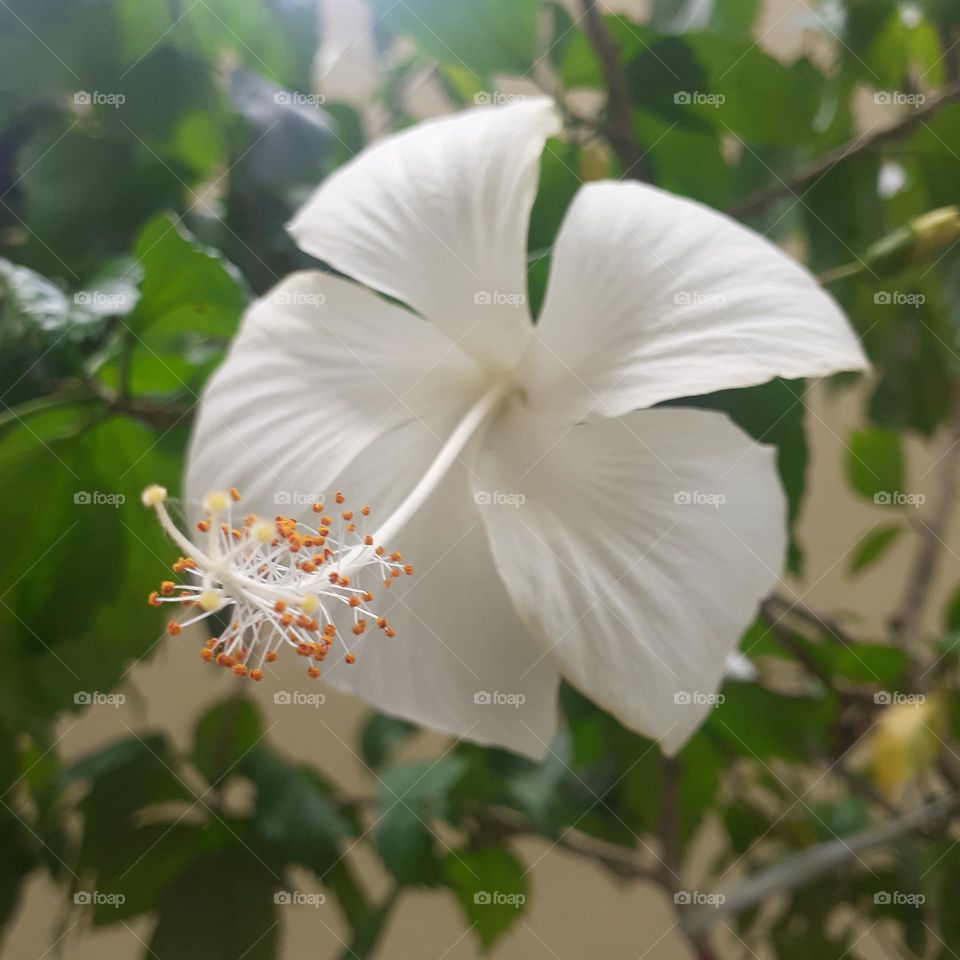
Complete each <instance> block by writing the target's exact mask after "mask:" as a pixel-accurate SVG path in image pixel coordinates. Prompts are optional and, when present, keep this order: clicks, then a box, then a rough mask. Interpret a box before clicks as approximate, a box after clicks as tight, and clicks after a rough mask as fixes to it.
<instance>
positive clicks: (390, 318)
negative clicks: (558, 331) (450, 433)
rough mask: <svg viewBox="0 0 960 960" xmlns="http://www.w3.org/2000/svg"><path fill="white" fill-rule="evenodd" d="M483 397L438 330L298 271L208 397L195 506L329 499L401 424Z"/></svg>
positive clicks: (192, 462)
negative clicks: (209, 501)
mask: <svg viewBox="0 0 960 960" xmlns="http://www.w3.org/2000/svg"><path fill="white" fill-rule="evenodd" d="M479 389H480V387H479V380H478V371H477V369H476V364H475V363H474V361H473V360H471V359H469V358H468V357H466V356H465V355H464V354H462V353H461V352H460V351H459V350H457V349H456V347H453V346H452V345H451V344H450V342H449V341H448V340H447V339H446V338H445V337H444V336H443V335H442V334H440V333H439V332H438V331H437V330H436V329H435V328H434V327H433V326H431V325H430V324H428V323H427V322H425V321H423V320H421V319H419V318H418V317H415V316H414V315H413V314H411V313H409V312H408V311H406V310H404V309H402V308H400V307H398V306H395V305H392V304H390V303H387V302H386V301H384V300H382V299H380V298H379V297H377V296H376V295H375V294H373V293H371V292H370V291H368V290H364V289H363V288H362V287H358V286H357V285H355V284H353V283H349V282H347V281H345V280H341V279H338V278H336V277H332V276H329V275H327V274H321V273H316V272H314V273H300V274H294V275H292V276H291V277H288V278H287V279H286V280H285V281H284V282H283V283H281V284H280V285H279V286H277V287H275V288H274V289H273V290H272V291H271V292H270V293H269V294H267V295H266V296H265V297H263V298H262V299H261V300H259V301H257V302H256V303H255V304H254V305H253V306H252V307H251V308H250V310H249V311H248V312H247V315H246V316H245V318H244V321H243V324H242V327H241V330H240V333H239V334H238V336H237V337H236V338H235V340H234V342H233V345H232V346H231V349H230V352H229V354H228V355H227V358H226V359H225V360H224V362H223V364H222V365H221V366H220V368H219V369H218V370H217V372H216V373H215V374H214V375H213V377H212V378H211V380H210V382H209V384H208V386H207V388H206V390H205V393H204V396H203V400H202V402H201V405H200V412H199V415H198V418H197V422H196V425H195V427H194V434H193V439H192V443H191V448H190V457H189V462H188V467H187V479H186V492H187V497H188V500H189V502H192V503H197V502H199V500H200V498H202V497H203V495H204V494H205V493H206V492H207V491H208V490H218V489H223V488H225V487H230V486H237V487H239V488H240V490H241V491H242V494H243V495H244V499H245V502H247V501H250V502H253V501H256V502H257V503H258V504H260V506H259V507H258V509H261V510H263V511H265V512H267V513H268V515H270V516H273V515H274V514H275V513H276V512H277V511H276V509H275V506H276V505H277V504H280V505H285V506H287V507H289V506H291V505H295V504H296V502H297V501H298V499H299V500H300V501H301V504H302V503H304V502H305V498H308V497H310V496H314V495H316V494H319V493H325V492H328V489H327V488H328V486H329V484H330V483H331V481H332V480H333V478H334V477H336V475H337V474H338V473H339V472H340V471H341V470H342V469H343V468H344V467H345V466H346V465H347V464H348V463H349V462H350V461H351V460H353V459H354V457H356V456H357V454H358V453H359V452H360V451H362V450H363V449H364V448H365V447H367V446H368V445H369V444H371V443H373V442H375V441H376V439H377V438H378V437H379V436H381V435H382V434H384V433H386V432H387V431H389V430H391V429H393V428H394V427H396V426H397V425H398V424H401V423H404V422H408V421H411V420H417V419H418V418H423V417H426V416H428V415H429V413H430V412H432V411H433V410H436V409H437V408H438V407H439V406H441V405H442V407H443V409H445V410H453V411H456V410H458V409H460V408H461V407H463V408H466V407H467V406H469V404H470V403H471V402H472V400H473V399H474V396H475V394H476V392H477V390H479ZM275 496H276V497H277V498H278V499H276V500H274V499H273V498H274V497H275ZM283 512H290V511H288V510H284V511H283Z"/></svg>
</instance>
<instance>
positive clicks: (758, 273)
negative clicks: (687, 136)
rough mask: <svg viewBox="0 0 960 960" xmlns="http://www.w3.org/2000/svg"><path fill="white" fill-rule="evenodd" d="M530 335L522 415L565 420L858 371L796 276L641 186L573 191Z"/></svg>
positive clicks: (775, 256) (793, 268) (701, 211)
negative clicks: (526, 411)
mask: <svg viewBox="0 0 960 960" xmlns="http://www.w3.org/2000/svg"><path fill="white" fill-rule="evenodd" d="M536 329H537V338H536V340H535V341H533V342H532V343H531V344H530V347H529V348H528V351H527V354H526V355H525V357H524V360H523V364H524V367H523V369H524V372H523V374H522V377H521V379H522V381H523V382H524V384H525V386H526V388H527V392H528V395H529V397H530V404H531V407H533V408H534V409H535V410H537V411H539V412H540V413H541V414H542V415H543V416H549V417H550V418H552V419H555V420H556V421H557V422H565V423H571V422H575V421H577V420H581V419H584V418H595V417H598V416H608V417H615V416H620V415H621V414H623V413H626V412H627V411H629V410H635V409H639V408H643V407H649V406H652V405H654V404H656V403H659V402H661V401H663V400H668V399H671V398H676V397H684V396H699V395H702V394H706V393H711V392H713V391H715V390H723V389H727V388H731V387H745V386H750V385H753V384H757V383H763V382H765V381H767V380H770V379H772V378H773V377H777V376H780V377H787V378H796V377H817V376H825V375H827V374H831V373H835V372H837V371H839V370H862V369H864V368H865V367H866V365H867V361H866V358H865V357H864V354H863V350H862V349H861V347H860V344H859V342H858V341H857V339H856V337H855V335H854V333H853V331H852V330H851V328H850V326H849V324H848V323H847V320H846V319H845V317H844V316H843V314H842V313H841V311H840V309H839V308H838V307H837V305H836V304H835V302H834V301H833V300H832V298H831V297H829V296H828V295H827V294H826V293H825V292H824V291H823V290H822V289H821V288H820V287H819V286H818V284H817V282H816V280H815V279H814V278H813V277H812V276H811V275H810V274H809V273H808V272H807V271H806V270H805V269H803V267H801V266H800V265H799V264H797V263H796V262H795V261H793V260H791V259H790V258H789V257H787V256H786V254H784V253H783V252H782V251H781V250H779V249H778V248H777V247H775V246H774V245H773V244H772V243H770V242H769V241H767V240H766V239H765V238H763V237H761V236H760V235H759V234H756V233H754V232H753V231H751V230H748V229H746V228H745V227H742V226H740V224H738V223H736V222H735V221H733V220H731V219H730V218H729V217H726V216H724V215H723V214H720V213H717V212H716V211H714V210H711V209H710V208H708V207H705V206H703V205H702V204H699V203H696V202H694V201H692V200H685V199H682V198H680V197H676V196H673V195H672V194H669V193H666V192H664V191H662V190H658V189H656V188H655V187H650V186H646V185H644V184H639V183H595V184H589V185H587V186H585V187H583V188H582V189H581V190H580V192H579V193H578V195H577V197H576V198H575V199H574V202H573V204H572V205H571V207H570V210H569V211H568V213H567V217H566V219H565V221H564V223H563V226H562V227H561V230H560V234H559V237H558V240H557V244H556V247H555V249H554V254H553V263H552V267H551V273H550V281H549V284H548V289H547V294H546V299H545V302H544V307H543V312H542V315H541V318H540V321H539V323H538V324H537V328H536Z"/></svg>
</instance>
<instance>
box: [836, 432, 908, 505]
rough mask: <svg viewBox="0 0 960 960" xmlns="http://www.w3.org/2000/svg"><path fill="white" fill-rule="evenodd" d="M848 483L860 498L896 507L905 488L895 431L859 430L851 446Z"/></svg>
mask: <svg viewBox="0 0 960 960" xmlns="http://www.w3.org/2000/svg"><path fill="white" fill-rule="evenodd" d="M847 479H848V480H849V481H850V485H851V486H852V487H853V489H854V490H855V491H856V492H857V493H859V494H860V496H862V497H865V498H866V499H868V500H873V502H874V503H878V504H890V503H893V502H894V500H895V494H897V493H899V492H901V491H903V485H904V466H903V450H902V449H901V446H900V437H899V436H898V435H897V434H896V433H894V432H893V431H891V430H881V429H878V428H868V429H865V430H855V431H854V432H853V433H852V434H851V435H850V439H849V441H848V442H847Z"/></svg>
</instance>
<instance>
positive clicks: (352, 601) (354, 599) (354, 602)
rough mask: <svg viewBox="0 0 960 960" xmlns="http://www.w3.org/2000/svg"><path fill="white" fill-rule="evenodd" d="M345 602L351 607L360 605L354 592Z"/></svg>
mask: <svg viewBox="0 0 960 960" xmlns="http://www.w3.org/2000/svg"><path fill="white" fill-rule="evenodd" d="M347 603H348V604H349V605H350V606H351V607H359V606H360V598H359V597H358V596H357V595H356V594H354V595H353V596H352V597H351V598H350V599H349V600H348V601H347Z"/></svg>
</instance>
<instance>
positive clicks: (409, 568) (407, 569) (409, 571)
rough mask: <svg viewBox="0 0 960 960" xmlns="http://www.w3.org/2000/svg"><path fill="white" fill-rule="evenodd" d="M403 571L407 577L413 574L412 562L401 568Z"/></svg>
mask: <svg viewBox="0 0 960 960" xmlns="http://www.w3.org/2000/svg"><path fill="white" fill-rule="evenodd" d="M403 572H404V573H405V574H406V575H407V576H408V577H410V576H413V564H412V563H408V564H407V565H406V566H405V567H404V568H403Z"/></svg>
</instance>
